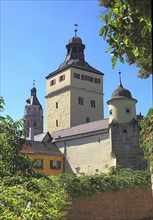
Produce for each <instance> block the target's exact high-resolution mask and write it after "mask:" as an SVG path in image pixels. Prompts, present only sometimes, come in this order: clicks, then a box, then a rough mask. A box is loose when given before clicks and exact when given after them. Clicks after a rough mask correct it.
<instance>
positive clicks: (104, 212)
mask: <svg viewBox="0 0 153 220" xmlns="http://www.w3.org/2000/svg"><path fill="white" fill-rule="evenodd" d="M152 219H153V197H152V193H151V189H148V190H143V189H141V188H131V189H123V190H120V191H119V192H105V193H98V194H94V195H92V196H85V197H79V198H76V199H74V200H73V201H72V204H71V207H70V209H69V211H68V215H67V217H66V220H152Z"/></svg>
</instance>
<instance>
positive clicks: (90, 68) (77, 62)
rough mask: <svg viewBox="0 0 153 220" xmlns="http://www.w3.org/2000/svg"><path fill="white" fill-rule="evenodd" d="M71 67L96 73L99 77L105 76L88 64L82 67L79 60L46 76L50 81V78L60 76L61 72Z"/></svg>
mask: <svg viewBox="0 0 153 220" xmlns="http://www.w3.org/2000/svg"><path fill="white" fill-rule="evenodd" d="M70 67H74V68H77V69H81V70H86V71H89V72H92V73H96V74H99V75H104V73H102V72H100V71H99V70H97V69H95V68H93V67H92V66H90V65H89V64H88V63H87V62H85V63H84V65H82V64H81V62H79V61H77V60H71V61H69V62H68V63H67V64H65V63H62V64H61V65H60V67H59V68H58V69H57V70H55V71H54V72H52V73H50V74H49V75H48V76H46V79H48V78H49V77H50V76H53V75H56V74H58V73H59V72H62V71H63V70H66V69H68V68H70Z"/></svg>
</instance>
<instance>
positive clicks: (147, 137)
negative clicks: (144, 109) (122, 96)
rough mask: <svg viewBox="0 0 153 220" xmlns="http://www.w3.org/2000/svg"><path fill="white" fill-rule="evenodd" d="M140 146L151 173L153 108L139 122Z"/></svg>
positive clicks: (152, 165)
mask: <svg viewBox="0 0 153 220" xmlns="http://www.w3.org/2000/svg"><path fill="white" fill-rule="evenodd" d="M140 127H141V132H140V144H141V146H142V148H143V149H144V155H145V158H146V160H147V161H148V165H149V167H150V168H152V169H151V170H152V173H153V108H151V109H150V110H149V111H148V114H147V116H146V117H144V118H143V119H142V120H141V122H140Z"/></svg>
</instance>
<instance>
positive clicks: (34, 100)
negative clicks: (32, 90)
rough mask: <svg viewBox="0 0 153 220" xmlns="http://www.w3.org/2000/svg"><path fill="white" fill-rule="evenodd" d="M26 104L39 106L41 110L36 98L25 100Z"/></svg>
mask: <svg viewBox="0 0 153 220" xmlns="http://www.w3.org/2000/svg"><path fill="white" fill-rule="evenodd" d="M26 102H27V104H29V105H39V106H40V108H42V106H41V104H40V102H39V101H38V99H37V97H36V96H31V97H30V98H29V99H27V100H26Z"/></svg>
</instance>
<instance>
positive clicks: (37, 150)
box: [21, 141, 62, 156]
mask: <svg viewBox="0 0 153 220" xmlns="http://www.w3.org/2000/svg"><path fill="white" fill-rule="evenodd" d="M21 152H22V153H24V154H44V155H54V156H62V153H61V152H60V150H59V149H58V147H57V146H56V145H55V144H54V143H46V142H40V141H30V144H29V145H27V144H25V145H24V146H23V148H22V151H21Z"/></svg>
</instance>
